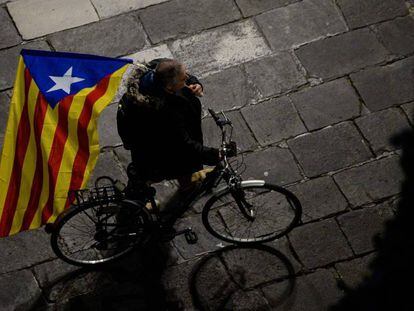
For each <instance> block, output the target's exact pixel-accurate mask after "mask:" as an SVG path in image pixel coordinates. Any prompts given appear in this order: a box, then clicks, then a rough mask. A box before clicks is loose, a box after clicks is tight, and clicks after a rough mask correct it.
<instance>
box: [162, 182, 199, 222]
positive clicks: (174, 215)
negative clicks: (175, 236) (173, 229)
mask: <svg viewBox="0 0 414 311" xmlns="http://www.w3.org/2000/svg"><path fill="white" fill-rule="evenodd" d="M191 176H192V174H186V175H183V176H179V177H177V178H176V179H177V181H178V184H179V188H178V190H177V191H176V192H175V193H174V194H173V195H172V196H171V197H170V198H169V199H168V201H167V202H165V203H164V207H163V208H162V210H161V213H162V214H163V217H162V218H163V223H164V225H166V226H173V225H174V223H175V221H176V220H177V219H178V218H179V217H180V216H181V215H182V214H183V213H184V212H185V211H186V210H187V208H188V206H185V204H184V203H183V201H185V199H186V198H188V196H189V195H190V194H191V193H192V192H193V191H194V190H195V189H196V188H197V185H198V183H197V182H192V181H191Z"/></svg>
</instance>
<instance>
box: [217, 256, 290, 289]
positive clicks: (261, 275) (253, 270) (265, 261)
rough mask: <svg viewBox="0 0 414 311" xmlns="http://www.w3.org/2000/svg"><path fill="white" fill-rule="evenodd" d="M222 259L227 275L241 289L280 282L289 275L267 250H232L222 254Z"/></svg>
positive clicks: (281, 262)
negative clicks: (228, 274)
mask: <svg viewBox="0 0 414 311" xmlns="http://www.w3.org/2000/svg"><path fill="white" fill-rule="evenodd" d="M283 255H284V254H283ZM222 257H223V260H224V263H225V265H226V267H227V269H228V271H229V273H230V274H231V275H233V277H234V279H235V281H236V282H237V283H238V284H239V285H240V286H241V287H242V288H243V289H249V288H254V287H260V286H261V285H264V284H266V283H269V282H275V281H278V280H279V281H280V280H282V279H284V278H286V277H288V276H289V273H290V272H289V270H288V269H287V267H286V265H285V263H284V262H283V261H282V260H281V259H280V258H279V257H278V256H277V255H275V254H273V253H272V252H271V251H270V250H267V249H255V248H240V249H234V250H232V251H229V252H224V253H223V254H222Z"/></svg>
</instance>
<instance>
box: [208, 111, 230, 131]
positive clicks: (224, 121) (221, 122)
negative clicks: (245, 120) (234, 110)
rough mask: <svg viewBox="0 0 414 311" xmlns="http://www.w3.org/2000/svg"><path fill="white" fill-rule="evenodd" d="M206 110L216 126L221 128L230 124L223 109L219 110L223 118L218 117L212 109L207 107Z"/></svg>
mask: <svg viewBox="0 0 414 311" xmlns="http://www.w3.org/2000/svg"><path fill="white" fill-rule="evenodd" d="M208 112H210V114H211V116H212V117H213V119H214V121H215V122H216V124H217V126H218V127H220V128H221V129H223V126H224V125H230V126H231V125H232V123H231V121H230V120H229V119H228V118H227V117H226V115H225V114H224V112H223V111H222V112H221V114H222V115H223V119H220V117H219V116H218V115H217V113H215V112H214V110H213V109H208Z"/></svg>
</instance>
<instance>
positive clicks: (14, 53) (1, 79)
mask: <svg viewBox="0 0 414 311" xmlns="http://www.w3.org/2000/svg"><path fill="white" fill-rule="evenodd" d="M22 49H32V50H50V48H49V46H48V45H47V43H46V42H45V41H34V42H30V43H27V44H24V45H18V46H16V47H13V48H10V49H6V50H1V51H0V90H4V89H7V88H10V87H12V86H13V83H14V79H15V76H16V69H17V64H18V63H19V55H20V51H21V50H22Z"/></svg>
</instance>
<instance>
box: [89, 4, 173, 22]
mask: <svg viewBox="0 0 414 311" xmlns="http://www.w3.org/2000/svg"><path fill="white" fill-rule="evenodd" d="M91 1H92V4H93V6H94V7H95V8H96V10H97V12H98V14H99V17H100V18H101V19H105V18H108V17H111V16H114V15H119V14H122V13H126V12H131V11H135V10H139V9H142V8H145V7H147V6H150V5H155V4H158V3H163V2H165V1H168V0H140V1H136V0H117V1H113V0H91Z"/></svg>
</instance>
